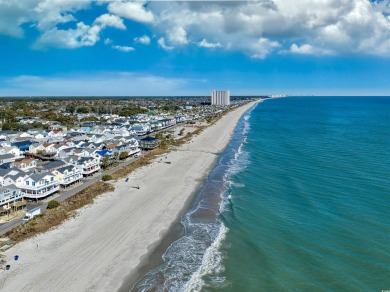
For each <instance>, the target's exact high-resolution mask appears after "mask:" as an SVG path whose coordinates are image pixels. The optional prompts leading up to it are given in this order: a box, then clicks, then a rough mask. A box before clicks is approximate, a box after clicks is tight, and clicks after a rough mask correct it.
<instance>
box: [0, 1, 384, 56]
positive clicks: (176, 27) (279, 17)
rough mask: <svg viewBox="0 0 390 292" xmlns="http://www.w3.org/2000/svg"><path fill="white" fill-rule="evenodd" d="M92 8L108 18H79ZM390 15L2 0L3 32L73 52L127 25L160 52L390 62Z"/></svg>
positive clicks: (365, 5)
mask: <svg viewBox="0 0 390 292" xmlns="http://www.w3.org/2000/svg"><path fill="white" fill-rule="evenodd" d="M91 3H98V4H99V5H100V6H99V7H101V8H102V9H107V13H105V14H103V15H100V16H99V17H97V16H96V17H97V18H96V20H95V21H94V22H92V23H91V22H88V21H87V20H86V19H78V18H80V17H82V16H80V15H81V14H78V13H77V12H79V11H81V10H86V9H90V10H92V8H94V7H96V5H97V4H91ZM99 11H101V9H99ZM389 13H390V1H389V0H385V1H370V0H353V1H351V0H295V1H287V0H252V1H148V2H147V1H145V0H112V1H103V0H102V1H99V2H96V1H92V0H83V1H69V0H24V1H19V2H18V1H4V0H3V1H1V0H0V34H3V35H8V36H11V37H23V28H22V25H25V24H29V26H34V27H35V28H34V29H37V30H38V32H39V33H40V35H41V36H40V38H39V39H38V41H37V44H40V45H41V46H43V45H47V46H49V45H50V46H59V47H66V48H75V47H79V46H83V45H86V46H90V45H93V44H94V43H96V41H98V40H99V33H100V32H101V31H102V30H103V29H104V28H105V27H107V26H110V27H114V28H117V29H122V30H123V29H125V28H126V27H125V23H126V22H124V21H127V22H128V21H129V20H130V21H135V22H139V23H142V24H143V25H145V26H147V27H148V29H150V30H152V33H153V34H155V35H156V36H157V39H158V44H159V45H160V47H161V48H163V49H165V50H172V49H173V48H177V47H182V46H188V45H192V46H194V45H195V46H199V47H204V48H213V47H214V48H216V47H220V48H221V49H223V50H230V51H240V52H243V53H245V54H246V55H248V56H250V57H253V58H265V57H267V55H269V54H272V53H281V52H289V53H292V54H312V55H317V54H324V53H326V54H372V55H380V56H386V57H389V56H390V17H389ZM65 24H66V25H65ZM64 25H65V26H64ZM24 27H28V26H24ZM64 27H67V29H64ZM69 27H70V28H69ZM59 37H63V38H64V39H63V40H61V39H59ZM72 37H73V39H72ZM56 40H58V41H57V42H56ZM210 40H212V42H210ZM135 42H138V43H141V44H142V43H143V42H144V43H143V44H147V43H148V41H147V39H146V38H145V40H141V38H139V39H138V38H136V39H135Z"/></svg>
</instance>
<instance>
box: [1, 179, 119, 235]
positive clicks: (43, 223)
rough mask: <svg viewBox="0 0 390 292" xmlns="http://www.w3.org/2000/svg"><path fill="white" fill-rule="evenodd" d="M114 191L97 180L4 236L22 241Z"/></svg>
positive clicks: (42, 231)
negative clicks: (104, 194) (106, 193)
mask: <svg viewBox="0 0 390 292" xmlns="http://www.w3.org/2000/svg"><path fill="white" fill-rule="evenodd" d="M111 191H114V186H113V185H111V184H109V183H106V182H96V183H94V184H93V185H91V186H89V187H87V188H85V189H84V190H82V191H80V192H78V193H77V194H75V195H74V196H72V197H69V198H68V199H66V200H65V201H63V202H60V203H59V206H58V207H57V208H55V209H46V210H45V211H43V212H42V213H41V214H40V215H37V216H34V218H33V219H32V220H29V221H27V222H26V223H25V224H22V225H19V226H17V227H15V228H13V229H11V230H10V231H8V232H7V233H5V234H4V235H3V236H4V237H8V238H10V239H11V240H13V241H15V242H20V241H22V240H25V239H27V238H30V237H33V236H35V235H37V234H40V233H44V232H46V231H48V230H49V229H50V228H52V227H55V226H58V225H60V224H61V223H62V222H64V221H65V220H66V219H68V218H70V217H72V216H74V215H75V211H76V210H77V209H79V208H81V207H83V206H86V205H89V204H91V203H93V201H94V199H95V198H96V197H97V196H99V195H101V194H103V193H105V192H111Z"/></svg>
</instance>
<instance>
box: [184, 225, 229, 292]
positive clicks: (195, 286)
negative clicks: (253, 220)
mask: <svg viewBox="0 0 390 292" xmlns="http://www.w3.org/2000/svg"><path fill="white" fill-rule="evenodd" d="M228 231H229V229H228V228H227V227H226V226H225V225H223V224H221V227H220V228H219V233H218V236H217V237H216V238H215V240H214V242H213V243H212V244H211V246H210V247H209V248H208V249H207V250H206V252H205V254H204V256H203V259H202V264H201V266H200V267H199V268H198V270H197V271H196V272H195V273H194V274H193V275H192V277H191V279H190V280H189V281H188V283H187V284H186V286H185V288H184V291H201V290H202V288H203V287H204V285H205V281H204V280H203V278H204V277H205V276H210V275H215V276H216V277H215V279H216V282H218V285H224V284H226V283H225V282H226V279H225V278H223V277H218V276H217V275H218V274H220V273H221V272H223V270H224V266H223V265H222V260H223V255H222V252H221V245H222V243H223V241H224V240H225V238H226V235H227V233H228ZM211 284H213V283H211Z"/></svg>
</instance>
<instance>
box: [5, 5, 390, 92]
mask: <svg viewBox="0 0 390 292" xmlns="http://www.w3.org/2000/svg"><path fill="white" fill-rule="evenodd" d="M389 12H390V1H388V0H386V1H368V0H295V1H290V0H259V1H257V0H252V1H124V0H117V1H91V0H24V1H14V0H1V1H0V54H1V57H2V58H1V60H2V61H1V64H0V69H1V70H0V96H26V95H27V96H30V95H31V96H39V95H44V96H45V95H53V96H61V95H130V96H139V95H142V96H148V95H208V94H210V91H211V90H212V89H230V90H231V92H232V94H233V95H261V94H277V93H285V94H292V95H295V94H315V95H390V82H389V80H390V78H389V77H390V73H389V69H388V68H390V18H389Z"/></svg>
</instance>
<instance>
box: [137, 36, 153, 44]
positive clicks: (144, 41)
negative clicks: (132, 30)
mask: <svg viewBox="0 0 390 292" xmlns="http://www.w3.org/2000/svg"><path fill="white" fill-rule="evenodd" d="M134 41H135V42H136V43H139V44H143V45H149V44H150V37H148V36H147V35H143V36H141V37H137V38H134Z"/></svg>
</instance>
